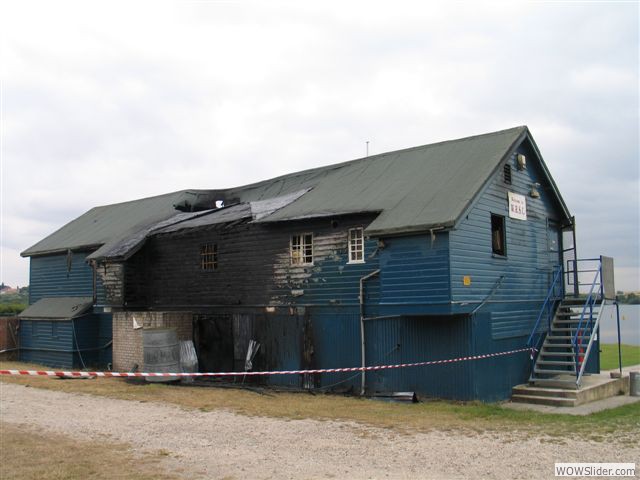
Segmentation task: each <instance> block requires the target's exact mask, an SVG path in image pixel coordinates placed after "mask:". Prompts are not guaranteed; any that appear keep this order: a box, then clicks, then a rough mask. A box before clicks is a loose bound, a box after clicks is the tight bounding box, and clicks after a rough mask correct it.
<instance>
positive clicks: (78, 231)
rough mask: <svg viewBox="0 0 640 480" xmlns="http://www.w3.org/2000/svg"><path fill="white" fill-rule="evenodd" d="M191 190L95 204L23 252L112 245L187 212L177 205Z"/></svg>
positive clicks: (33, 252)
mask: <svg viewBox="0 0 640 480" xmlns="http://www.w3.org/2000/svg"><path fill="white" fill-rule="evenodd" d="M186 192H187V191H179V192H173V193H167V194H165V195H159V196H156V197H149V198H143V199H141V200H133V201H130V202H123V203H117V204H114V205H106V206H102V207H95V208H92V209H91V210H89V211H88V212H86V213H85V214H83V215H81V216H80V217H78V218H76V219H75V220H73V221H71V222H69V223H67V224H66V225H65V226H63V227H62V228H60V229H59V230H57V231H55V232H54V233H52V234H51V235H49V236H48V237H46V238H44V239H43V240H41V241H39V242H38V243H36V244H35V245H33V246H31V247H29V248H28V249H26V250H25V251H24V252H22V253H21V255H22V256H23V257H28V256H30V255H42V254H47V253H56V252H64V251H66V250H67V249H72V250H81V249H87V250H89V249H96V248H100V249H103V248H105V247H106V248H108V247H110V246H111V245H113V244H115V243H117V242H120V241H123V240H125V239H127V238H129V237H131V236H133V235H135V234H136V233H138V232H140V231H141V230H143V229H144V228H146V227H148V226H149V225H153V224H156V223H158V222H161V221H163V220H167V219H170V218H172V217H177V216H180V215H183V213H182V212H179V211H178V210H176V209H175V208H174V204H176V203H178V202H180V201H181V200H182V199H183V198H184V196H185V193H186Z"/></svg>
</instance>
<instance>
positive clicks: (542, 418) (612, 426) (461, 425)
mask: <svg viewBox="0 0 640 480" xmlns="http://www.w3.org/2000/svg"><path fill="white" fill-rule="evenodd" d="M0 368H1V369H29V370H35V369H42V368H43V367H41V366H37V365H25V364H20V363H16V362H0ZM0 381H2V382H6V383H16V384H22V385H29V386H31V387H37V388H44V389H50V390H58V391H64V392H72V393H86V394H91V395H100V396H105V397H110V398H118V399H125V400H137V401H142V402H164V403H169V404H174V405H178V406H181V407H183V408H190V409H198V410H202V411H210V410H217V409H224V410H229V411H233V412H235V413H238V414H241V415H248V416H267V417H276V418H286V419H303V418H311V419H317V420H339V421H354V422H358V423H361V424H366V425H372V426H377V427H382V428H390V429H394V430H397V431H402V432H415V431H429V430H433V429H437V430H448V429H462V430H472V431H495V430H499V431H511V432H515V431H518V432H521V433H526V434H529V433H540V434H550V435H554V436H559V437H565V438H568V437H575V436H576V435H579V434H583V435H586V436H588V437H589V438H593V439H595V440H602V439H604V437H603V436H606V435H608V434H615V437H616V438H617V439H618V440H619V441H621V442H623V443H624V442H626V440H625V439H626V438H627V436H628V437H629V438H633V436H634V435H635V434H636V432H637V431H640V403H635V404H631V405H626V406H623V407H619V408H616V409H612V410H607V411H604V412H598V413H594V414H591V415H589V416H586V417H576V416H572V415H551V414H541V413H538V412H526V411H516V410H511V409H508V408H504V407H501V406H500V405H499V404H485V403H480V402H467V403H463V402H453V401H425V402H422V403H418V404H401V403H386V402H380V401H374V400H367V399H361V398H357V397H346V396H340V395H326V394H318V395H312V394H309V393H268V394H260V393H256V392H253V391H247V390H240V389H229V388H203V387H193V386H180V385H170V384H159V383H146V382H140V383H132V382H128V381H125V380H124V379H118V378H97V379H91V380H79V379H74V380H60V379H55V378H47V377H11V376H2V377H0ZM630 441H631V440H630Z"/></svg>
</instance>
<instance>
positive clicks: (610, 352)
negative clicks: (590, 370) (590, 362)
mask: <svg viewBox="0 0 640 480" xmlns="http://www.w3.org/2000/svg"><path fill="white" fill-rule="evenodd" d="M620 347H621V350H622V366H623V367H629V366H631V365H640V347H638V346H635V345H624V344H623V345H620ZM600 350H601V352H602V353H600V369H601V370H614V369H616V368H618V345H617V344H603V345H600Z"/></svg>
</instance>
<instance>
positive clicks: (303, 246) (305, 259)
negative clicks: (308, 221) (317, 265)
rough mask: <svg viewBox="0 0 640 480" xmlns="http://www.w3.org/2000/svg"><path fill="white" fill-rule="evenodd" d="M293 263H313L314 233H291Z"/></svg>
mask: <svg viewBox="0 0 640 480" xmlns="http://www.w3.org/2000/svg"><path fill="white" fill-rule="evenodd" d="M291 265H313V233H303V234H301V235H291Z"/></svg>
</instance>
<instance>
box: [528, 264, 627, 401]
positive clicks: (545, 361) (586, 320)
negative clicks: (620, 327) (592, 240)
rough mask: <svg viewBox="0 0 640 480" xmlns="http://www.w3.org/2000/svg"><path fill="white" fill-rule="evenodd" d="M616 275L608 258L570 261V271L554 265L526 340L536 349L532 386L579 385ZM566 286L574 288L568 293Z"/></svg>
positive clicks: (532, 358) (563, 386)
mask: <svg viewBox="0 0 640 480" xmlns="http://www.w3.org/2000/svg"><path fill="white" fill-rule="evenodd" d="M603 262H604V274H605V278H604V279H603ZM612 274H613V260H612V259H610V258H607V257H600V258H598V259H585V260H577V259H576V260H571V261H569V262H568V263H567V269H566V271H564V269H563V268H561V267H558V268H557V269H556V271H555V273H554V278H553V282H552V285H551V288H550V289H549V293H548V294H547V298H546V299H545V302H544V304H543V307H542V309H541V311H540V314H539V315H538V319H537V321H536V324H535V326H534V328H533V331H532V332H531V335H530V336H529V340H528V346H529V347H531V348H532V349H533V350H532V355H531V360H532V368H531V376H530V378H529V384H530V385H533V386H535V387H548V388H561V389H567V388H568V389H579V388H580V386H581V382H582V377H583V375H584V372H585V368H586V366H587V362H588V361H589V356H590V355H591V353H592V350H593V348H594V347H593V344H594V341H595V339H596V338H597V334H598V327H599V325H600V317H601V315H602V311H603V307H604V306H605V305H606V303H607V297H608V295H607V294H606V293H605V292H606V291H608V290H612V289H613V280H612V278H611V280H609V278H608V277H609V276H611V277H612ZM589 280H591V281H589ZM566 286H569V287H572V293H571V294H570V295H567V294H566V293H565V291H566V290H567V288H565V287H566ZM586 289H588V291H587V290H586ZM609 298H611V297H610V296H609ZM613 298H615V296H614V297H613ZM545 318H546V322H545V321H543V320H544V319H545Z"/></svg>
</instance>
